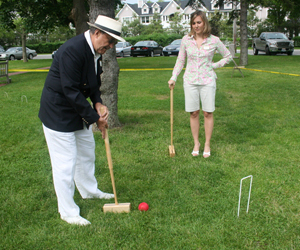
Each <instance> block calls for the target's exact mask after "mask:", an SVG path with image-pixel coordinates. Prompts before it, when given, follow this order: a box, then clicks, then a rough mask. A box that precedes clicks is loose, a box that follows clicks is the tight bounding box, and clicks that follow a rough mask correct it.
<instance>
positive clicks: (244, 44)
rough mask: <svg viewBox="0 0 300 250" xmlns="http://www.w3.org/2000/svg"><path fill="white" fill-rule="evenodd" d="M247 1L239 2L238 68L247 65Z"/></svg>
mask: <svg viewBox="0 0 300 250" xmlns="http://www.w3.org/2000/svg"><path fill="white" fill-rule="evenodd" d="M247 10H248V3H247V0H241V16H240V29H241V44H240V46H241V54H240V66H246V65H247V64H248V31H247Z"/></svg>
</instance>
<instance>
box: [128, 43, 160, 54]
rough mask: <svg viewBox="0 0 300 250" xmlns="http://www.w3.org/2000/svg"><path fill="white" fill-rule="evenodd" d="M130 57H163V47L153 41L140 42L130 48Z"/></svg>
mask: <svg viewBox="0 0 300 250" xmlns="http://www.w3.org/2000/svg"><path fill="white" fill-rule="evenodd" d="M131 55H132V56H133V57H137V56H151V57H153V56H154V55H161V56H163V47H162V46H160V45H159V44H158V43H157V42H155V41H140V42H137V43H136V44H135V45H134V46H132V47H131Z"/></svg>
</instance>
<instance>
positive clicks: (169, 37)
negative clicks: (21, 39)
mask: <svg viewBox="0 0 300 250" xmlns="http://www.w3.org/2000/svg"><path fill="white" fill-rule="evenodd" d="M181 38H182V35H179V34H164V33H158V34H150V35H141V36H133V37H126V38H125V39H126V41H127V42H130V43H131V44H132V45H134V44H136V43H137V42H138V41H145V40H152V41H155V42H157V43H158V44H159V45H161V46H167V45H169V44H170V43H171V42H172V41H174V40H176V39H181ZM220 40H221V41H222V42H223V43H224V44H225V45H229V44H231V43H232V42H233V39H232V38H220ZM293 40H294V41H295V43H296V40H297V41H298V43H299V45H298V46H300V37H295V38H294V39H293ZM63 43H64V42H55V43H39V44H28V45H27V46H28V47H29V48H30V49H34V50H36V52H37V53H39V54H47V53H52V52H53V51H54V50H56V49H58V48H59V47H60V46H61V45H62V44H63ZM237 46H240V38H237ZM251 46H252V39H251V38H249V39H248V47H251ZM295 46H297V45H296V44H295Z"/></svg>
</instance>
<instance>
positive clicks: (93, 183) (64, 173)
mask: <svg viewBox="0 0 300 250" xmlns="http://www.w3.org/2000/svg"><path fill="white" fill-rule="evenodd" d="M43 129H44V134H45V138H46V141H47V145H48V150H49V154H50V159H51V165H52V174H53V182H54V188H55V192H56V196H57V203H58V212H59V213H60V215H61V216H64V217H74V216H78V215H79V213H80V209H79V207H78V206H77V205H76V203H75V201H74V198H73V197H74V192H75V184H76V187H77V189H78V191H79V193H80V195H81V197H82V198H93V197H97V196H98V195H99V194H101V191H100V190H99V189H98V188H97V180H96V178H95V140H94V135H93V132H92V126H90V127H89V129H87V128H86V127H85V126H84V129H82V130H78V131H75V132H67V133H65V132H58V131H54V130H51V129H49V128H47V127H46V126H44V125H43Z"/></svg>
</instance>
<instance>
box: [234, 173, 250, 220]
mask: <svg viewBox="0 0 300 250" xmlns="http://www.w3.org/2000/svg"><path fill="white" fill-rule="evenodd" d="M247 178H251V180H250V188H249V196H248V203H247V213H248V211H249V204H250V195H251V188H252V180H253V176H252V175H248V176H246V177H244V178H242V179H241V182H240V195H239V204H238V212H237V216H238V217H239V216H240V207H241V196H242V185H243V180H245V179H247Z"/></svg>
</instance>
